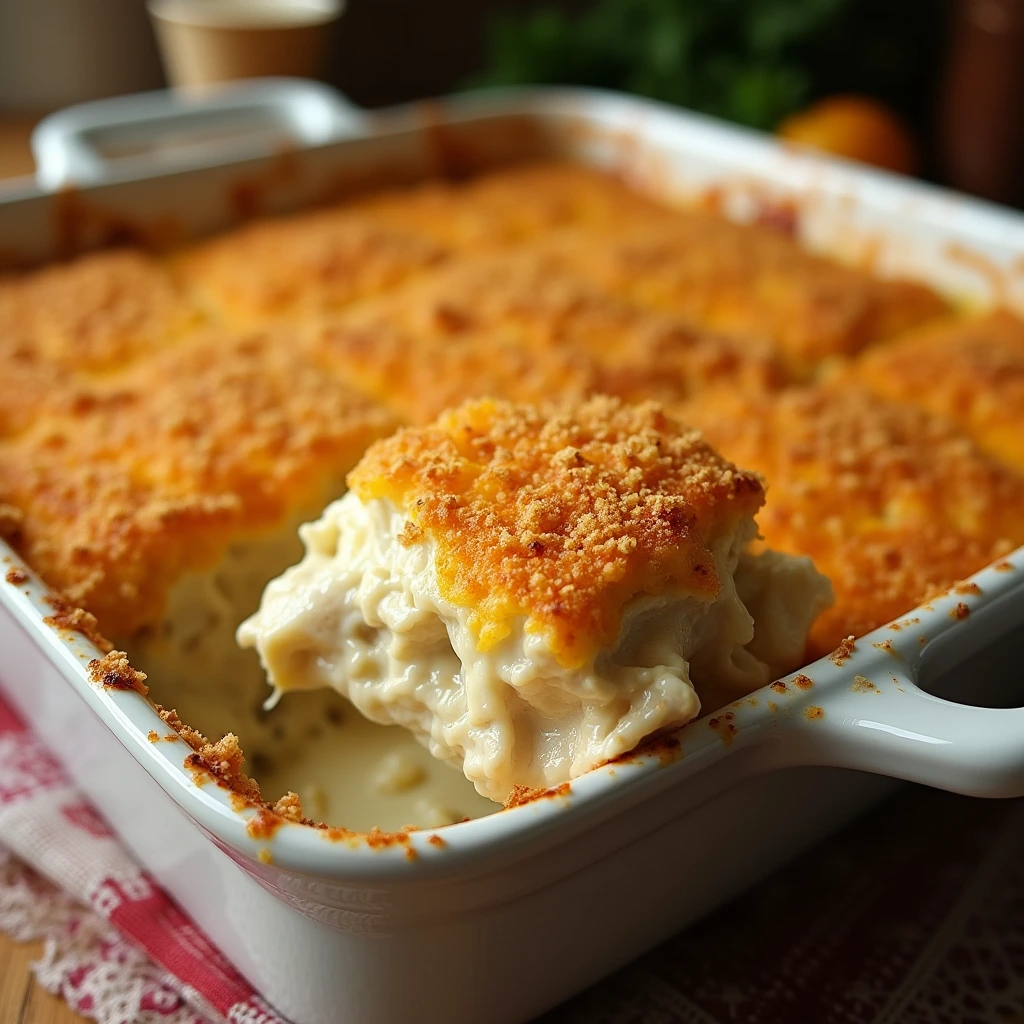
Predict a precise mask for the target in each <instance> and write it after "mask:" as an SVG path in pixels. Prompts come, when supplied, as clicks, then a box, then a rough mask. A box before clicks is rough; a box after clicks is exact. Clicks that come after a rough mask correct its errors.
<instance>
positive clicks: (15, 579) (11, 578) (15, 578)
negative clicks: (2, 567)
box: [4, 566, 28, 587]
mask: <svg viewBox="0 0 1024 1024" xmlns="http://www.w3.org/2000/svg"><path fill="white" fill-rule="evenodd" d="M4 579H5V580H7V582H8V583H10V584H11V586H13V587H20V586H21V585H22V584H23V583H28V573H27V572H25V570H24V569H21V568H19V567H18V566H14V568H12V569H8V570H7V572H6V573H4Z"/></svg>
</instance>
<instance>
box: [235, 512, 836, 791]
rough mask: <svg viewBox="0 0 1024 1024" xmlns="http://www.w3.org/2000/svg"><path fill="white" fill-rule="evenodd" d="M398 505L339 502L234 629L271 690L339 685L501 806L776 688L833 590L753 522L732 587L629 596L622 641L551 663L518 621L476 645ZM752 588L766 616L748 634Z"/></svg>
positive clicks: (732, 569)
mask: <svg viewBox="0 0 1024 1024" xmlns="http://www.w3.org/2000/svg"><path fill="white" fill-rule="evenodd" d="M405 522H406V520H405V517H404V516H403V515H402V513H401V512H400V511H399V510H398V509H396V508H395V507H394V506H393V505H392V504H391V503H390V502H387V501H385V500H371V501H368V502H365V503H364V502H362V501H360V499H359V498H357V497H356V495H354V494H352V493H350V494H347V495H346V496H345V497H344V498H342V499H341V500H339V501H337V502H334V503H333V504H332V505H330V506H328V507H327V509H326V510H325V512H324V514H323V516H322V517H321V518H320V519H319V520H318V521H316V522H314V523H309V524H307V525H306V526H303V527H302V528H301V529H300V535H301V538H302V541H303V543H304V544H305V547H306V554H305V557H304V558H303V559H302V561H301V562H300V563H299V564H297V565H295V566H293V567H292V568H291V569H289V570H287V571H286V572H285V573H284V574H283V575H282V576H281V577H279V578H278V579H276V580H273V581H272V582H271V583H270V584H269V585H268V586H267V588H266V590H265V592H264V596H263V600H262V602H261V605H260V609H259V611H258V612H257V613H256V614H255V615H253V616H252V617H251V618H249V619H248V620H246V622H244V623H243V624H242V626H241V627H240V628H239V630H238V640H239V643H240V644H241V645H242V646H243V647H254V648H256V649H257V651H258V652H259V655H260V659H261V661H262V663H263V665H264V668H265V669H266V671H267V674H268V676H269V679H270V681H271V683H272V684H273V685H274V687H275V688H276V689H277V690H278V691H279V692H288V691H292V690H309V689H318V688H324V687H330V688H332V689H334V690H337V691H338V692H339V693H342V694H344V695H345V696H346V697H347V698H348V699H349V700H350V701H351V702H352V704H353V705H354V706H355V707H356V708H357V709H358V710H359V711H360V712H361V713H362V714H363V715H365V716H366V717H367V718H369V719H371V720H372V721H374V722H378V723H381V724H389V725H390V724H396V725H401V726H404V727H405V728H406V729H408V730H410V731H411V732H412V733H413V735H415V736H416V737H417V738H418V739H419V740H420V741H421V742H422V743H423V744H424V745H425V746H426V747H427V748H428V749H429V750H430V752H431V754H433V755H434V756H435V757H437V758H440V759H443V760H447V761H450V762H453V763H454V764H456V765H457V766H459V767H461V768H462V770H463V772H464V773H465V775H466V777H467V778H468V779H469V780H470V781H471V782H472V783H473V784H474V786H475V787H476V789H477V791H478V792H479V793H480V794H481V795H483V796H486V797H489V798H490V799H493V800H505V799H506V798H507V797H508V796H509V794H510V793H511V792H512V790H513V788H514V787H515V786H527V787H530V788H534V787H545V786H551V785H556V784H558V783H561V782H563V781H566V780H568V779H571V778H575V777H576V776H578V775H580V774H582V773H583V772H585V771H587V770H589V769H590V768H593V767H594V766H595V765H598V764H600V763H602V762H604V761H607V760H609V759H611V758H614V757H616V756H618V755H620V754H623V753H626V752H628V751H630V750H632V749H633V748H635V747H636V746H637V744H638V743H640V741H641V740H643V739H644V738H645V737H648V736H651V735H653V734H655V733H659V732H662V731H665V730H668V729H671V728H673V727H676V726H679V725H682V724H684V723H686V722H688V721H690V720H692V719H693V718H694V717H696V716H697V714H698V712H699V710H700V706H701V702H700V698H699V696H698V693H699V692H700V691H701V690H702V685H703V684H705V683H706V684H707V685H708V687H709V692H713V693H714V694H715V696H716V697H718V696H720V695H724V694H728V695H732V696H736V695H739V694H743V693H747V692H749V691H750V690H753V689H756V688H757V687H758V686H760V685H763V684H764V683H766V682H768V681H769V680H770V679H771V678H772V676H773V674H774V673H775V672H777V671H780V670H781V669H783V668H788V667H793V666H792V664H787V661H788V660H789V659H791V658H793V656H794V652H795V651H796V649H797V647H799V653H797V654H796V655H795V660H796V662H797V663H798V662H799V654H801V653H802V640H800V642H799V643H797V641H796V638H803V637H806V634H807V630H808V629H809V627H810V624H811V622H812V621H813V619H814V617H815V616H816V615H817V614H818V612H819V611H821V610H822V609H823V608H824V607H826V606H827V604H828V603H829V602H830V599H831V588H830V586H829V584H828V582H827V580H825V579H824V577H822V576H821V575H820V574H818V573H817V572H816V571H815V570H814V568H813V566H812V565H811V563H810V561H809V560H807V559H801V558H791V557H789V556H784V555H779V554H776V553H771V552H769V553H766V554H763V555H748V554H745V553H744V551H745V549H746V548H747V546H748V545H749V542H750V541H751V539H752V538H753V537H754V536H755V535H756V526H755V524H754V522H753V520H746V521H744V522H742V523H741V524H739V525H738V526H737V528H736V529H735V530H734V531H733V532H732V533H731V534H730V535H729V536H727V537H724V538H722V539H721V541H720V542H719V543H718V544H717V545H716V546H715V550H714V556H715V560H716V566H717V569H718V574H719V578H720V579H721V581H722V587H721V590H720V592H719V594H718V595H717V597H716V598H715V599H714V600H712V601H709V600H705V599H701V598H698V597H695V596H693V595H691V594H687V593H672V594H664V595H659V596H657V597H652V596H647V595H643V596H638V597H636V598H634V599H633V600H632V601H630V602H629V604H628V605H627V607H626V609H625V613H624V617H623V626H622V631H621V634H620V637H619V640H618V642H617V643H616V644H615V646H614V647H613V648H612V649H610V650H606V651H601V652H599V653H598V654H597V655H596V656H595V657H593V658H592V659H591V660H590V661H589V662H588V663H587V664H585V665H583V666H582V667H580V668H578V669H567V668H565V667H563V666H562V665H560V664H559V662H558V660H557V658H556V657H555V656H554V654H553V653H552V651H551V650H550V648H549V647H548V644H547V641H546V639H545V638H544V637H543V636H541V635H540V634H538V633H534V632H531V631H529V630H528V629H527V628H526V621H525V619H524V618H521V619H520V620H518V621H517V622H515V623H514V625H513V629H512V631H511V633H510V635H509V636H508V637H507V638H506V639H505V640H504V641H502V642H501V643H500V644H498V645H497V646H496V647H494V648H493V649H491V650H489V651H488V652H486V653H482V652H480V651H479V650H478V649H477V645H476V637H475V635H474V634H473V631H472V630H471V629H470V627H469V625H468V620H469V614H470V610H469V609H466V608H461V607H458V606H455V605H453V604H451V603H450V602H448V601H446V600H445V599H444V598H442V597H441V595H440V592H439V589H438V583H437V576H436V573H435V569H434V549H433V545H432V542H431V541H429V540H424V541H421V542H418V543H414V544H411V545H403V544H402V543H400V541H399V540H398V536H399V534H400V533H401V531H402V529H403V527H404V525H405ZM742 594H746V595H748V596H749V597H750V599H751V600H752V601H753V602H754V604H755V607H756V608H758V609H759V610H760V612H761V613H762V614H763V615H764V617H765V620H766V621H767V622H769V623H770V625H771V629H770V630H768V629H766V630H758V629H755V622H754V618H753V616H752V615H751V613H750V610H749V609H748V608H747V606H746V605H745V604H744V601H743V599H742V597H741V595H742Z"/></svg>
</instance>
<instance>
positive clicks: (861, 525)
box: [684, 385, 1024, 655]
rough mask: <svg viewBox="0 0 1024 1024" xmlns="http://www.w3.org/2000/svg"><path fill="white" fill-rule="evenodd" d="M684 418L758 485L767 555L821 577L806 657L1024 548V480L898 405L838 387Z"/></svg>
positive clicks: (753, 399) (710, 408)
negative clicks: (825, 581)
mask: <svg viewBox="0 0 1024 1024" xmlns="http://www.w3.org/2000/svg"><path fill="white" fill-rule="evenodd" d="M684 414H685V415H686V416H687V417H688V418H689V420H690V421H691V422H693V423H695V424H696V425H697V426H699V427H701V429H703V430H704V431H705V433H706V435H707V437H708V439H709V440H710V442H711V443H712V444H714V445H715V446H716V447H718V448H719V449H720V450H721V451H722V452H723V453H724V454H725V455H726V456H728V457H729V458H732V459H735V460H736V461H737V462H738V463H740V464H741V465H744V466H750V467H751V468H753V469H755V470H757V471H758V472H759V473H761V474H763V475H764V477H765V479H766V480H767V481H768V489H767V501H766V503H765V507H764V510H763V511H762V513H761V515H760V516H759V517H758V525H759V527H760V530H761V534H762V536H763V537H764V542H765V544H766V545H767V546H768V547H771V548H775V549H777V550H780V551H785V552H790V553H794V554H805V555H809V556H810V557H811V558H812V559H813V560H814V562H815V565H816V566H817V567H818V569H819V570H820V571H821V572H823V573H824V574H825V575H826V576H828V577H829V578H830V579H831V580H832V584H833V587H834V588H835V594H836V603H835V605H834V606H833V607H832V608H831V609H829V610H828V611H827V612H825V613H824V614H823V615H822V616H821V618H819V619H818V621H817V622H816V623H815V626H814V628H813V630H812V632H811V645H812V649H813V651H814V653H816V654H818V655H820V654H824V653H826V652H827V651H830V650H832V649H834V648H835V647H836V646H837V644H838V643H839V642H840V641H841V640H842V639H843V638H844V637H846V636H848V635H850V634H853V635H855V636H862V635H863V634H864V633H867V632H869V631H870V630H871V629H874V628H875V627H877V626H880V625H882V624H883V623H885V622H887V621H889V620H890V619H893V618H895V617H896V616H898V615H900V614H902V613H903V612H905V611H907V610H909V609H911V608H913V607H914V606H915V605H917V604H918V603H919V602H920V601H922V600H924V599H925V598H926V597H927V596H928V595H929V594H931V593H933V592H934V591H936V590H937V589H941V588H945V587H948V586H949V585H951V584H953V583H954V582H956V581H957V580H960V579H963V578H964V577H966V576H969V575H970V574H971V573H973V572H976V571H977V570H978V569H981V568H983V567H984V566H985V565H986V564H988V563H989V562H991V561H993V560H994V559H996V558H999V557H1000V556H1002V555H1003V554H1005V553H1006V552H1008V551H1010V550H1012V549H1013V548H1014V547H1016V546H1018V545H1020V544H1022V543H1024V478H1022V477H1021V476H1020V475H1018V474H1016V473H1014V472H1012V471H1011V470H1008V469H1006V468H1005V467H1003V466H1001V465H1000V464H999V463H997V462H995V461H994V460H992V459H990V458H988V457H987V456H986V455H984V454H983V453H982V452H981V451H979V450H978V449H977V448H976V447H975V446H974V445H973V444H972V443H971V441H970V440H968V439H967V438H966V437H964V436H963V435H961V434H960V433H959V432H958V431H956V430H955V429H954V428H952V427H951V426H950V425H949V424H948V423H946V422H945V421H942V420H939V419H936V418H934V417H931V416H929V415H928V414H927V413H924V412H921V411H919V410H917V409H914V408H912V407H910V406H906V405H899V404H896V403H892V402H887V401H885V400H882V399H879V398H876V397H873V396H872V395H870V394H869V393H867V392H866V391H864V390H862V389H859V388H856V387H851V386H839V385H836V386H831V387H826V386H820V387H816V388H809V389H805V390H794V391H788V392H781V393H779V394H776V395H769V396H740V395H735V396H732V397H730V398H727V397H725V396H723V395H716V396H714V399H713V400H712V399H711V398H710V397H708V398H698V399H696V400H695V401H694V402H692V403H689V404H688V405H687V406H686V407H685V413H684Z"/></svg>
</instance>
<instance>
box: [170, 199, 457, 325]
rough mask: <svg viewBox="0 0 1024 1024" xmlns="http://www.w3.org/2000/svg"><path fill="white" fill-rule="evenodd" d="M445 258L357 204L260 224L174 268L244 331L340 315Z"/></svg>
mask: <svg viewBox="0 0 1024 1024" xmlns="http://www.w3.org/2000/svg"><path fill="white" fill-rule="evenodd" d="M445 255H446V250H445V249H444V248H443V247H442V246H440V245H439V244H438V243H436V242H433V241H431V240H430V239H428V238H424V237H420V236H417V235H415V234H413V233H411V232H409V231H403V230H402V229H401V228H397V227H396V228H392V227H389V226H387V225H384V224H381V223H378V222H377V221H375V220H374V218H373V217H370V216H367V215H366V214H364V213H363V212H362V211H361V210H360V208H359V206H358V205H353V206H352V207H351V208H350V207H339V208H333V209H329V210H321V211H316V212H314V213H307V214H302V215H298V216H291V217H280V218H274V219H267V220H260V221H256V222H254V223H252V224H249V225H246V226H244V227H241V228H238V229H237V230H235V231H232V232H230V233H228V234H225V235H220V236H218V237H216V238H214V239H212V240H211V241H209V242H206V243H204V244H202V245H198V246H193V247H192V248H190V249H188V250H185V251H184V252H183V253H182V254H181V255H180V256H179V257H178V258H177V259H176V261H175V270H176V272H177V273H178V275H179V276H180V278H181V280H182V282H183V284H184V286H185V287H186V288H187V289H188V290H189V292H190V294H192V295H194V296H195V298H196V300H197V301H198V302H200V303H201V304H202V305H203V306H204V307H206V308H208V309H209V310H210V311H211V312H212V313H213V314H214V315H216V316H218V317H221V318H223V319H224V320H226V321H227V322H228V323H234V324H238V325H243V326H244V325H251V324H258V323H262V322H266V321H267V320H268V319H278V318H281V317H294V316H296V315H309V314H315V313H319V312H323V311H325V310H333V309H340V308H342V307H344V306H345V305H347V304H348V303H350V302H353V301H354V300H356V299H358V298H361V297H363V296H365V295H373V294H376V293H379V292H382V291H385V290H387V289H388V288H391V287H393V286H394V285H395V284H397V283H398V282H400V281H402V280H404V279H405V278H406V277H408V276H409V275H411V274H413V273H415V272H417V271H419V270H422V269H423V268H425V267H429V266H432V265H433V264H435V263H437V262H438V261H439V260H441V259H443V258H444V257H445Z"/></svg>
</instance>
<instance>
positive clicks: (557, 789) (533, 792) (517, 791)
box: [505, 782, 572, 810]
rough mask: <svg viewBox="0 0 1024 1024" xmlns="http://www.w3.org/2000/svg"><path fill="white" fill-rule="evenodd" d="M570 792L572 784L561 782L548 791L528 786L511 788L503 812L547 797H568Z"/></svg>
mask: <svg viewBox="0 0 1024 1024" xmlns="http://www.w3.org/2000/svg"><path fill="white" fill-rule="evenodd" d="M571 792H572V784H571V783H568V782H563V783H561V784H560V785H558V786H552V787H551V788H550V789H543V788H542V789H531V788H530V787H529V786H513V787H512V792H511V793H509V795H508V799H507V800H506V801H505V810H508V809H509V808H511V807H522V806H523V804H529V803H533V802H534V800H543V799H546V798H548V797H558V796H568V794H569V793H571Z"/></svg>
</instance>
